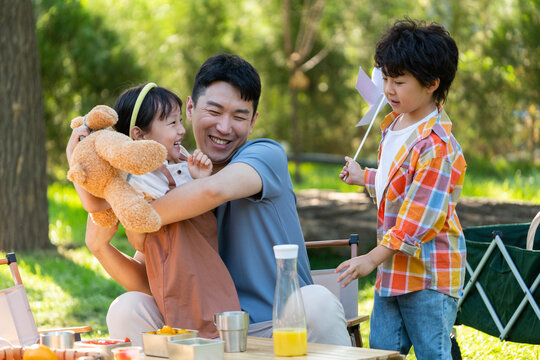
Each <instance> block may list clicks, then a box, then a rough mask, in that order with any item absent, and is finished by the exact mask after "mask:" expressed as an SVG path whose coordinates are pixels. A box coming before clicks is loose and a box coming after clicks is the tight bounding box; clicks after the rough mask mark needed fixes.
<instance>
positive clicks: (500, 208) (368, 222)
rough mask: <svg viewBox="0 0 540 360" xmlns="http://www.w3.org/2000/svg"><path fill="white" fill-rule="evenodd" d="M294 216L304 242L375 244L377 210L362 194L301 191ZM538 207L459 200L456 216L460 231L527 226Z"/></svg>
mask: <svg viewBox="0 0 540 360" xmlns="http://www.w3.org/2000/svg"><path fill="white" fill-rule="evenodd" d="M296 196H297V207H298V214H299V216H300V222H301V224H302V230H303V232H304V238H305V240H306V241H311V240H330V239H346V238H348V237H349V235H350V234H359V235H360V242H361V244H360V249H359V252H360V253H363V252H365V251H369V249H371V247H372V246H374V244H375V238H376V222H377V207H376V205H375V204H373V203H372V202H371V200H370V199H369V198H368V196H367V195H366V194H365V193H338V192H331V191H321V190H303V191H299V192H297V193H296ZM538 212H540V205H533V204H528V203H510V202H501V201H494V200H490V199H478V198H462V199H460V202H459V203H458V206H457V213H458V216H459V219H460V221H461V224H462V225H463V227H469V226H478V225H494V224H518V223H526V222H530V221H531V220H532V219H533V218H534V216H535V215H536V214H537V213H538Z"/></svg>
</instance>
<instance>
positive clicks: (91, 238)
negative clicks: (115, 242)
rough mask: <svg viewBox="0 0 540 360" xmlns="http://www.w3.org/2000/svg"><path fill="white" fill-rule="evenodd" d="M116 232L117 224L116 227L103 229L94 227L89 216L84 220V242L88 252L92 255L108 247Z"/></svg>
mask: <svg viewBox="0 0 540 360" xmlns="http://www.w3.org/2000/svg"><path fill="white" fill-rule="evenodd" d="M117 231H118V223H116V225H114V226H111V227H108V228H105V227H101V226H98V225H96V224H95V223H94V222H93V221H92V218H91V217H90V214H88V219H87V220H86V237H85V242H86V246H87V247H88V250H90V252H91V253H92V254H94V255H96V254H97V253H99V252H100V251H101V250H102V249H103V247H104V246H108V245H109V243H110V242H111V240H112V238H113V236H114V234H116V232H117Z"/></svg>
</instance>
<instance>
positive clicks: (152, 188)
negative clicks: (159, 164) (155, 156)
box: [128, 161, 193, 201]
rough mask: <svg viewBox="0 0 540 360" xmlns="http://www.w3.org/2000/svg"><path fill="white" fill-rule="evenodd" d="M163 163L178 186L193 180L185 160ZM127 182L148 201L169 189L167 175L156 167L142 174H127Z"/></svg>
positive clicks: (160, 195)
mask: <svg viewBox="0 0 540 360" xmlns="http://www.w3.org/2000/svg"><path fill="white" fill-rule="evenodd" d="M164 164H165V165H166V166H167V169H168V170H169V172H170V173H171V176H172V177H173V179H174V181H175V182H176V186H180V185H182V184H184V183H186V182H188V181H191V180H193V178H192V177H191V175H190V174H189V170H188V167H187V162H186V161H182V162H180V163H176V164H168V163H167V161H165V163H164ZM128 182H129V184H130V185H131V186H133V188H134V189H135V190H136V191H137V192H138V193H139V194H141V196H142V197H144V199H146V200H148V201H151V200H155V199H158V198H160V197H162V196H163V195H165V194H166V193H167V191H169V180H167V177H166V176H165V175H164V174H163V173H162V172H161V171H159V170H158V169H156V170H154V171H151V172H148V173H146V174H143V175H132V174H129V175H128Z"/></svg>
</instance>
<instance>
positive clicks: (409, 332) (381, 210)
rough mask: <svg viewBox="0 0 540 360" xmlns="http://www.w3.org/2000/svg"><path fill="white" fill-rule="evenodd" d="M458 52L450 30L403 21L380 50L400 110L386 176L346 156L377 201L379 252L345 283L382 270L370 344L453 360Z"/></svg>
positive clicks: (459, 162)
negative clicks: (452, 113)
mask: <svg viewBox="0 0 540 360" xmlns="http://www.w3.org/2000/svg"><path fill="white" fill-rule="evenodd" d="M457 64H458V49H457V46H456V43H455V42H454V40H453V39H452V38H451V37H450V35H449V34H448V32H447V31H446V30H445V29H444V28H443V27H442V26H440V25H437V24H434V23H431V24H426V23H424V22H417V21H413V20H410V19H405V20H401V21H397V22H396V23H395V24H394V26H392V27H391V28H390V29H389V30H388V31H387V33H386V34H385V35H384V36H383V37H382V38H381V40H379V42H378V43H377V47H376V51H375V66H377V67H379V68H381V69H382V72H383V82H384V93H385V95H386V98H387V99H388V101H389V103H390V105H391V106H392V109H393V112H392V113H390V114H389V115H387V116H386V118H385V119H384V121H383V122H382V124H381V129H382V140H381V143H380V146H379V154H378V169H369V168H365V169H364V170H362V169H361V168H360V166H359V165H358V163H356V162H355V161H354V160H353V159H351V158H349V157H346V158H345V160H346V161H347V164H346V165H345V167H344V168H343V171H342V172H341V174H340V178H341V179H342V180H343V181H345V182H346V183H347V184H355V185H360V186H365V187H366V189H367V190H368V192H369V194H370V196H371V197H372V198H374V200H375V201H377V205H378V219H377V243H378V245H377V247H376V248H375V249H373V250H372V251H370V252H369V253H368V254H366V255H362V256H359V257H356V258H353V259H350V260H348V261H345V262H343V263H342V264H340V265H339V266H338V267H337V268H336V272H339V271H342V270H345V271H344V272H343V274H341V276H340V277H339V279H338V280H339V281H341V280H342V279H346V280H345V283H344V285H345V286H346V285H347V284H348V283H350V281H352V280H353V279H356V278H358V277H362V276H365V275H367V274H369V273H370V272H371V271H372V270H373V269H375V267H377V280H376V283H375V290H376V291H375V297H374V304H373V312H372V317H371V330H370V337H369V341H370V347H372V348H378V349H387V350H398V351H400V352H401V353H402V354H407V353H408V352H409V350H410V347H411V345H412V346H414V349H415V354H416V356H417V357H418V359H428V358H429V359H449V358H451V355H450V350H451V343H450V331H451V329H452V325H453V324H454V321H455V318H456V313H457V299H458V298H459V296H460V295H461V293H462V286H463V281H464V276H465V272H464V270H465V269H464V268H465V238H464V236H463V231H462V228H461V225H460V223H459V220H458V217H457V214H456V212H455V207H456V203H457V200H458V198H459V196H460V193H461V188H462V185H463V179H464V176H465V169H466V163H465V159H464V157H463V153H462V151H461V147H460V146H459V144H458V142H457V141H456V139H455V138H454V136H453V135H452V134H451V127H452V123H451V122H450V119H449V118H448V115H447V114H446V112H445V111H444V110H443V109H442V105H443V104H444V102H445V100H446V96H447V94H448V89H449V87H450V84H451V83H452V81H453V79H454V76H455V73H456V70H457Z"/></svg>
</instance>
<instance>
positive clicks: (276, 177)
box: [231, 139, 290, 201]
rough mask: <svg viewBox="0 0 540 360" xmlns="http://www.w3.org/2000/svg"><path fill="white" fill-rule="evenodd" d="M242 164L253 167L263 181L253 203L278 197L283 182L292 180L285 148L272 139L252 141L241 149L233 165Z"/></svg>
mask: <svg viewBox="0 0 540 360" xmlns="http://www.w3.org/2000/svg"><path fill="white" fill-rule="evenodd" d="M236 162H242V163H245V164H248V165H249V166H251V167H252V168H253V169H255V171H257V173H258V174H259V176H260V177H261V180H262V185H263V189H262V192H261V193H259V194H255V195H253V196H251V197H250V198H249V199H250V200H252V201H260V200H262V199H265V198H272V197H275V196H278V195H279V194H280V192H282V191H283V182H284V181H286V180H288V179H290V177H289V169H288V165H287V155H286V154H285V151H284V150H283V147H281V145H279V144H278V143H277V142H275V141H273V140H270V139H258V140H254V141H251V142H249V143H247V144H246V145H244V146H243V147H242V148H240V149H239V151H238V152H237V154H236V155H235V157H233V159H232V160H231V163H236Z"/></svg>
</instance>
